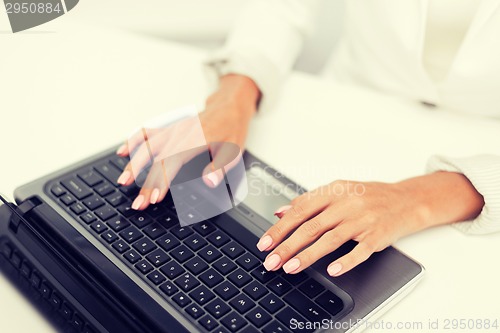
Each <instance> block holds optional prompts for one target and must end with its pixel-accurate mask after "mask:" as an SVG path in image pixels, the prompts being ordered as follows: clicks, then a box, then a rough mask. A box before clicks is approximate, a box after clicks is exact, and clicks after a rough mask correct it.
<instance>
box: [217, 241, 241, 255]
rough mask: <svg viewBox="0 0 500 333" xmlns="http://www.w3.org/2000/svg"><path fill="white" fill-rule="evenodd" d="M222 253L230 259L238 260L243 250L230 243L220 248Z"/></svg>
mask: <svg viewBox="0 0 500 333" xmlns="http://www.w3.org/2000/svg"><path fill="white" fill-rule="evenodd" d="M222 252H223V253H224V254H226V255H227V256H228V257H229V258H231V259H236V258H238V257H239V256H240V255H241V254H242V253H243V252H245V250H244V249H243V248H242V247H241V245H240V244H238V243H236V242H231V243H229V244H227V245H226V246H224V247H223V248H222Z"/></svg>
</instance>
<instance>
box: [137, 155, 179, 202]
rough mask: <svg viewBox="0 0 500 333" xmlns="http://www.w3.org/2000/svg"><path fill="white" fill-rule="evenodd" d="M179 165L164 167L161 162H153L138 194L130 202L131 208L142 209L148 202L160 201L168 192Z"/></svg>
mask: <svg viewBox="0 0 500 333" xmlns="http://www.w3.org/2000/svg"><path fill="white" fill-rule="evenodd" d="M181 166H182V164H179V165H178V166H173V165H172V166H170V167H169V168H166V167H165V164H164V163H162V162H158V163H155V164H154V165H153V166H152V167H151V170H150V171H149V173H148V175H147V177H146V180H145V182H144V185H143V186H142V188H141V190H140V192H139V195H138V196H137V198H136V199H135V200H134V202H133V203H132V209H135V210H143V209H146V208H147V207H148V206H149V205H150V204H156V203H158V202H160V201H162V200H163V199H164V198H165V196H166V194H167V192H168V189H169V187H170V184H171V182H172V179H173V178H174V177H175V175H176V173H177V172H178V171H179V169H180V167H181Z"/></svg>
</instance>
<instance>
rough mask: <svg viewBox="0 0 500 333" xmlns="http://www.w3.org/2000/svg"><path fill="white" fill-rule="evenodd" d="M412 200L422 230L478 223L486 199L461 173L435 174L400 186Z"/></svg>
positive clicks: (410, 180) (403, 182)
mask: <svg viewBox="0 0 500 333" xmlns="http://www.w3.org/2000/svg"><path fill="white" fill-rule="evenodd" d="M397 185H398V186H399V187H401V189H402V190H403V191H405V193H407V194H408V195H409V196H410V199H411V202H412V205H413V208H414V210H413V213H414V214H415V217H416V219H417V221H418V226H419V229H425V228H428V227H431V226H436V225H441V224H449V223H454V222H461V221H467V220H471V219H474V218H475V217H477V216H478V215H479V214H480V213H481V210H482V208H483V206H484V198H483V197H482V195H481V194H479V193H478V192H477V190H476V189H475V187H474V186H473V185H472V183H471V182H470V181H469V180H468V179H467V177H465V176H464V175H462V174H460V173H455V172H435V173H432V174H428V175H424V176H420V177H415V178H410V179H407V180H404V181H402V182H400V183H398V184H397Z"/></svg>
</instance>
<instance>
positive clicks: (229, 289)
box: [214, 281, 238, 301]
mask: <svg viewBox="0 0 500 333" xmlns="http://www.w3.org/2000/svg"><path fill="white" fill-rule="evenodd" d="M214 291H215V293H216V294H217V295H219V296H220V297H221V298H222V299H223V300H225V301H227V300H229V299H230V298H233V296H235V295H236V294H238V289H237V288H236V287H235V286H234V284H232V283H231V282H229V281H224V282H222V283H221V284H219V285H218V286H217V287H216V288H215V289H214Z"/></svg>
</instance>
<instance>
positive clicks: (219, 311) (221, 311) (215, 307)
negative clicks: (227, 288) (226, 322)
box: [205, 298, 231, 319]
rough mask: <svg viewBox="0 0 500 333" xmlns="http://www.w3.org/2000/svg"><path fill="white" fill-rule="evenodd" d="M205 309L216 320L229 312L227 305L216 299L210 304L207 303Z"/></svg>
mask: <svg viewBox="0 0 500 333" xmlns="http://www.w3.org/2000/svg"><path fill="white" fill-rule="evenodd" d="M205 309H206V310H207V311H208V312H209V313H210V314H211V315H212V316H214V317H215V318H217V319H218V318H221V317H222V316H224V315H225V314H226V313H228V312H229V311H230V310H231V308H230V307H229V305H227V304H226V302H225V301H223V300H221V299H220V298H216V299H215V300H213V301H212V302H210V303H208V304H207V305H206V306H205Z"/></svg>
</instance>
